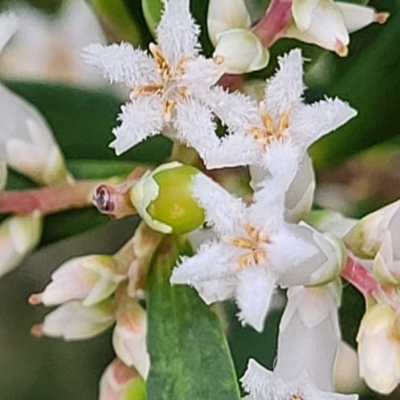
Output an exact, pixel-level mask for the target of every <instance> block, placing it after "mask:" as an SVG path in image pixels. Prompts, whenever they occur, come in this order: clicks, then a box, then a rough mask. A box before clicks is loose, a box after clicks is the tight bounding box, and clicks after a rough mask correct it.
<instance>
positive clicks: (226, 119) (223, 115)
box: [205, 86, 261, 132]
mask: <svg viewBox="0 0 400 400" xmlns="http://www.w3.org/2000/svg"><path fill="white" fill-rule="evenodd" d="M205 101H207V104H209V105H210V107H211V108H212V109H213V111H214V112H215V114H216V115H217V116H218V118H220V120H221V121H222V123H223V124H224V125H226V126H227V127H228V129H229V131H230V132H236V131H242V130H244V129H246V127H248V126H249V125H252V124H261V120H260V115H259V108H258V104H257V102H255V101H254V100H252V99H251V98H250V97H248V96H246V95H244V94H242V93H239V92H234V93H229V92H227V91H226V90H225V89H224V88H222V87H221V86H215V87H213V88H212V89H211V90H210V91H209V93H208V94H207V99H205Z"/></svg>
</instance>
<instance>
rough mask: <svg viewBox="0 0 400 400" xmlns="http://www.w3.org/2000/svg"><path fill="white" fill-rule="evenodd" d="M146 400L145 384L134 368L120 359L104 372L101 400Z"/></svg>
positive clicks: (101, 382) (101, 383) (101, 384)
mask: <svg viewBox="0 0 400 400" xmlns="http://www.w3.org/2000/svg"><path fill="white" fill-rule="evenodd" d="M128 399H129V400H145V399H146V388H145V382H144V380H143V379H142V378H141V377H140V375H139V374H138V373H137V372H136V371H135V369H134V368H132V367H127V366H126V365H125V364H124V363H123V362H122V361H121V360H119V359H118V358H117V359H115V360H114V361H113V362H112V363H111V364H110V365H109V366H108V367H107V369H106V370H105V371H104V373H103V376H102V377H101V380H100V396H99V400H128Z"/></svg>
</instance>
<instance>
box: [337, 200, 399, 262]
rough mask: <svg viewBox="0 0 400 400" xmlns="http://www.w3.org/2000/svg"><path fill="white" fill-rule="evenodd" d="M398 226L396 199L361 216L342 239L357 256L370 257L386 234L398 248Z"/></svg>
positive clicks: (374, 253) (377, 249) (373, 254)
mask: <svg viewBox="0 0 400 400" xmlns="http://www.w3.org/2000/svg"><path fill="white" fill-rule="evenodd" d="M399 227H400V201H396V202H395V203H392V204H389V205H388V206H386V207H383V208H381V209H380V210H378V211H375V212H373V213H372V214H369V215H367V216H366V217H364V218H362V219H361V221H359V222H358V223H357V224H356V225H355V226H354V227H353V229H351V231H350V232H349V233H348V234H347V235H346V236H345V238H344V241H345V243H346V246H347V247H349V248H350V249H351V251H352V252H353V253H354V254H355V255H356V256H357V257H361V258H369V259H371V258H374V257H375V256H376V254H377V252H378V251H379V249H380V247H381V245H382V242H383V240H384V239H385V238H386V237H387V235H390V237H391V240H392V243H393V245H394V249H396V248H398V243H397V242H398V241H399V240H400V230H399ZM396 256H397V254H396ZM399 256H400V254H399ZM396 258H399V257H396Z"/></svg>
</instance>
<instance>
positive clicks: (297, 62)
mask: <svg viewBox="0 0 400 400" xmlns="http://www.w3.org/2000/svg"><path fill="white" fill-rule="evenodd" d="M304 89H305V86H304V83H303V59H302V56H301V51H300V50H299V49H295V50H292V51H291V52H290V53H289V54H287V55H285V56H283V57H281V58H280V60H279V70H278V72H277V73H276V75H275V76H274V77H272V78H271V79H270V80H268V81H267V84H266V88H265V96H264V98H263V100H262V101H261V103H260V104H259V105H257V104H256V103H255V102H253V103H252V111H251V112H248V113H247V115H245V116H244V115H243V114H242V113H239V114H238V118H242V120H241V126H240V123H239V121H237V124H236V130H235V132H234V133H233V134H231V135H227V136H225V137H223V139H222V141H221V144H220V146H219V148H218V149H217V150H216V151H215V152H214V153H213V155H212V158H210V159H209V166H210V167H224V166H234V165H258V166H262V167H263V168H264V169H268V170H270V171H271V172H272V173H273V174H274V172H276V173H279V174H281V175H284V174H286V175H289V176H292V177H293V174H294V173H295V172H296V170H297V167H298V164H299V163H300V161H301V159H302V158H303V157H304V153H305V151H306V150H307V148H308V147H309V146H310V145H311V144H312V143H313V142H315V141H316V140H318V139H319V138H320V137H321V136H323V135H325V134H327V133H329V132H331V131H333V130H335V129H337V128H338V127H340V126H341V125H343V124H344V123H346V122H347V121H348V120H349V119H351V118H353V117H354V116H355V115H356V112H355V110H353V109H352V108H350V107H349V106H348V105H347V104H346V103H345V102H343V101H341V100H339V99H328V98H327V99H325V100H322V101H319V102H316V103H313V104H310V105H308V104H306V103H304V101H303V92H304ZM250 108H251V107H250ZM250 118H251V119H250ZM235 150H236V151H235ZM239 150H240V151H239ZM293 170H294V171H293Z"/></svg>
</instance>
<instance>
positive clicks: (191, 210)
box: [130, 161, 204, 234]
mask: <svg viewBox="0 0 400 400" xmlns="http://www.w3.org/2000/svg"><path fill="white" fill-rule="evenodd" d="M198 173H200V171H199V170H198V169H196V168H195V167H191V166H188V165H183V164H181V163H179V162H176V161H175V162H171V163H168V164H163V165H161V166H159V167H158V168H156V169H155V170H154V171H153V172H151V173H148V174H145V175H144V176H143V177H142V178H141V179H140V180H139V181H138V182H137V183H136V184H135V185H134V186H133V187H132V189H131V190H130V199H131V201H132V204H133V205H134V207H135V208H136V210H137V212H138V213H139V215H140V216H141V217H142V218H143V219H144V221H145V222H146V224H147V225H149V226H150V228H152V229H154V230H156V231H159V232H163V233H177V234H181V233H186V232H190V231H192V230H194V229H196V228H198V227H200V226H201V225H202V224H203V222H204V210H203V209H202V208H200V206H199V205H198V203H197V201H196V200H195V198H194V197H193V195H192V181H193V177H194V176H195V175H197V174H198Z"/></svg>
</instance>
